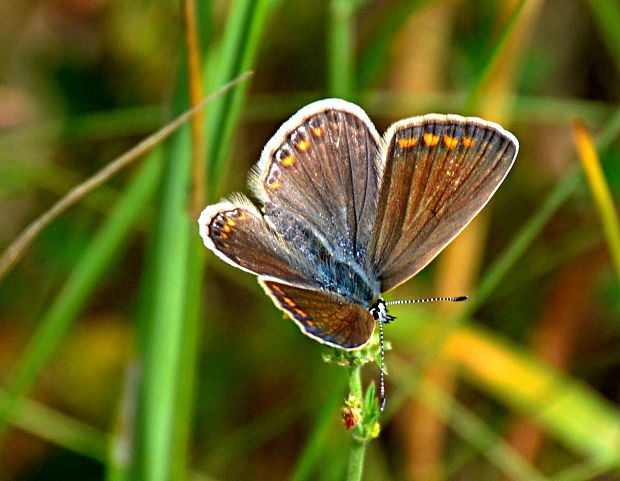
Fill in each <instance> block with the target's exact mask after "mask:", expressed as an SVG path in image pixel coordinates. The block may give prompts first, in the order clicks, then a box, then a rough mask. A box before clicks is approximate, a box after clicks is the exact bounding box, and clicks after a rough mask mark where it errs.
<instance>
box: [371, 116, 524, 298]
mask: <svg viewBox="0 0 620 481" xmlns="http://www.w3.org/2000/svg"><path fill="white" fill-rule="evenodd" d="M386 142H387V146H386V150H385V152H384V156H385V168H384V172H383V178H382V179H383V180H382V185H381V193H380V198H379V205H378V208H377V217H376V221H375V225H374V227H373V235H372V240H371V244H370V253H369V257H368V259H367V264H366V267H367V269H369V270H370V271H371V272H374V273H375V275H376V277H377V279H378V280H379V282H380V283H381V292H385V291H388V290H390V289H392V288H394V287H396V286H397V285H399V284H401V283H402V282H404V281H406V280H407V279H409V278H410V277H411V276H413V275H414V274H416V273H417V272H418V271H420V270H421V269H422V268H423V267H425V266H426V265H427V264H428V263H429V262H430V261H431V260H432V259H433V258H434V257H435V256H436V255H437V254H439V252H440V251H441V250H442V249H443V248H444V247H446V245H448V244H449V243H450V241H451V240H452V239H453V238H454V237H456V235H457V234H458V233H459V232H461V230H463V229H464V228H465V226H466V225H467V224H468V223H469V222H470V221H471V220H472V219H473V218H474V217H475V215H476V214H477V213H478V212H479V211H480V210H481V209H482V208H483V207H484V205H485V204H486V203H487V202H488V200H489V199H490V198H491V196H492V195H493V193H494V192H495V190H496V189H497V188H498V187H499V185H500V184H501V183H502V181H503V180H504V177H505V176H506V174H507V173H508V171H509V170H510V168H511V167H512V164H513V162H514V159H515V157H516V155H517V151H518V147H519V144H518V142H517V139H516V138H515V137H514V136H513V135H512V134H511V133H509V132H507V131H505V130H504V129H503V128H502V127H500V126H499V125H497V124H494V123H491V122H486V121H484V120H481V119H477V118H473V117H469V118H465V117H460V116H457V115H436V114H430V115H425V116H422V117H414V118H411V119H405V120H402V121H400V122H397V123H395V124H394V125H392V126H391V127H390V129H389V130H388V132H387V133H386Z"/></svg>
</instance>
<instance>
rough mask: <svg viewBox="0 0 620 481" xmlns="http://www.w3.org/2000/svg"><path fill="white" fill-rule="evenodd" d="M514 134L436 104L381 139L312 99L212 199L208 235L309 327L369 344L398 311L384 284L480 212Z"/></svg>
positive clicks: (355, 109) (351, 108)
mask: <svg viewBox="0 0 620 481" xmlns="http://www.w3.org/2000/svg"><path fill="white" fill-rule="evenodd" d="M518 149H519V143H518V141H517V139H516V138H515V137H514V135H512V134H511V133H510V132H508V131H506V130H504V129H503V128H502V127H501V126H499V125H497V124H495V123H492V122H488V121H485V120H482V119H479V118H475V117H461V116H458V115H438V114H428V115H424V116H420V117H412V118H408V119H404V120H400V121H398V122H396V123H394V124H393V125H392V126H391V127H389V129H388V130H387V132H386V133H385V135H384V136H383V137H381V136H380V135H379V133H378V132H377V130H376V128H375V126H374V125H373V123H372V122H371V121H370V119H369V118H368V116H367V115H366V113H365V112H364V111H363V110H362V109H361V108H360V107H359V106H357V105H355V104H352V103H349V102H346V101H344V100H340V99H326V100H320V101H317V102H314V103H311V104H309V105H307V106H305V107H304V108H302V109H301V110H299V111H298V112H297V113H296V114H294V115H293V116H292V117H291V118H290V119H289V120H288V121H286V122H285V123H284V124H283V125H282V126H281V127H280V128H279V130H278V131H277V132H276V133H275V135H274V136H273V137H272V138H271V139H270V140H269V141H268V142H267V144H266V145H265V147H264V149H263V151H262V154H261V157H260V160H259V161H258V163H257V164H256V165H255V166H254V168H253V169H252V170H251V172H250V175H249V187H250V188H251V190H252V192H253V194H254V195H255V197H256V198H257V200H258V205H259V206H260V207H258V206H257V205H256V204H254V203H253V202H252V201H250V199H249V198H248V197H246V196H243V195H239V194H237V195H234V196H232V197H231V198H230V199H229V200H223V201H221V202H219V203H217V204H214V205H210V206H208V207H206V208H205V209H204V211H203V212H202V214H201V215H200V218H199V220H198V223H199V229H200V234H201V236H202V238H203V240H204V244H205V245H206V247H208V248H209V249H210V250H211V251H213V252H214V253H215V254H216V255H217V256H218V257H219V258H221V259H222V260H224V261H225V262H227V263H229V264H231V265H233V266H235V267H238V268H240V269H243V270H245V271H248V272H250V273H252V274H255V275H257V276H258V282H259V283H260V284H261V286H262V287H263V289H264V290H265V292H266V293H267V295H269V297H270V298H271V299H272V300H273V302H274V304H275V305H276V306H277V307H278V308H279V309H281V310H282V311H284V312H285V313H286V314H287V315H288V316H289V317H290V318H291V319H292V320H293V321H295V323H296V324H297V326H298V327H299V329H300V330H301V332H302V333H304V334H305V335H307V336H309V337H311V338H313V339H315V340H317V341H319V342H321V343H323V344H327V345H330V346H333V347H336V348H340V349H345V350H353V349H358V348H361V347H362V346H364V345H365V344H366V343H367V342H368V341H369V339H370V338H371V336H372V334H373V331H374V328H375V325H376V324H377V323H379V324H380V326H382V324H383V323H384V322H389V321H390V320H392V319H393V317H392V316H390V315H389V314H388V313H387V304H386V302H385V301H384V300H383V298H382V297H381V294H382V293H384V292H386V291H390V290H392V289H394V288H395V287H396V286H398V285H400V284H402V283H403V282H405V281H406V280H408V279H409V278H411V277H412V276H414V275H415V274H417V273H418V272H419V271H420V270H421V269H423V268H424V267H425V266H426V265H427V264H428V263H429V262H431V260H433V258H435V256H437V254H439V252H441V250H442V249H444V248H445V247H446V246H447V245H448V244H449V243H450V241H452V239H454V238H455V237H456V236H457V235H458V234H459V232H461V231H462V230H463V229H464V228H465V226H466V225H467V224H468V223H469V222H470V221H471V220H472V219H473V218H474V217H475V216H476V214H478V212H480V210H481V209H482V208H483V207H484V205H485V204H486V203H487V202H488V201H489V199H490V198H491V196H492V195H493V193H494V192H495V191H496V190H497V188H498V187H499V185H500V184H501V183H502V181H503V180H504V178H505V177H506V175H507V173H508V171H509V170H510V168H511V167H512V165H513V163H514V160H515V157H516V155H517V152H518Z"/></svg>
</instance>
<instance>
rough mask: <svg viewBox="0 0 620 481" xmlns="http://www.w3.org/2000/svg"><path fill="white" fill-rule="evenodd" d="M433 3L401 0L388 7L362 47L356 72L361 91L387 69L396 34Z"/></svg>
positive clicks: (368, 86) (365, 89)
mask: <svg viewBox="0 0 620 481" xmlns="http://www.w3.org/2000/svg"><path fill="white" fill-rule="evenodd" d="M431 3H433V0H401V1H398V2H392V4H391V5H389V6H388V8H386V10H385V12H384V13H383V15H381V19H380V21H379V22H378V26H377V27H375V29H374V31H373V32H372V33H371V34H369V35H367V36H366V41H365V42H364V45H363V46H362V48H361V53H360V55H359V62H358V68H357V72H356V75H357V76H356V79H357V82H356V83H357V87H358V89H359V92H365V91H367V90H368V89H370V88H371V87H372V86H373V85H374V84H375V83H376V82H377V80H378V79H379V77H380V75H381V74H382V73H384V72H386V71H387V68H386V66H387V64H388V63H389V61H390V46H391V43H392V41H393V39H394V34H395V33H396V32H398V30H399V29H400V28H401V27H402V26H403V25H404V24H405V22H407V21H408V20H409V18H411V16H412V15H413V14H414V13H415V12H416V11H418V10H420V9H422V8H424V7H425V6H427V5H429V4H431Z"/></svg>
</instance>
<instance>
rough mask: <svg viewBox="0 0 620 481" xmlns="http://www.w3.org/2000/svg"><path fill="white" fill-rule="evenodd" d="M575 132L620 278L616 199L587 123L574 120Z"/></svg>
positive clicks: (580, 156) (619, 241)
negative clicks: (586, 125) (610, 188)
mask: <svg viewBox="0 0 620 481" xmlns="http://www.w3.org/2000/svg"><path fill="white" fill-rule="evenodd" d="M573 133H574V135H575V139H576V142H577V149H578V151H579V158H580V159H581V164H582V166H583V170H584V171H585V173H586V178H587V179H588V184H589V185H590V190H591V191H592V196H593V197H594V202H595V204H596V207H597V208H598V211H599V215H600V216H601V222H602V224H603V230H604V232H605V237H606V238H607V244H608V245H609V250H610V251H611V257H612V259H613V261H614V265H615V267H616V276H617V277H618V278H619V279H620V226H619V225H618V213H617V212H616V208H615V206H614V200H613V197H612V195H611V192H610V191H609V185H607V181H606V180H605V174H604V173H603V168H602V167H601V161H600V159H599V157H598V153H597V152H596V147H595V146H594V142H592V137H591V136H590V134H589V132H588V131H587V129H586V127H585V125H583V124H582V123H581V122H574V123H573Z"/></svg>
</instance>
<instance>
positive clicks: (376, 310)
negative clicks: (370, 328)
mask: <svg viewBox="0 0 620 481" xmlns="http://www.w3.org/2000/svg"><path fill="white" fill-rule="evenodd" d="M368 311H369V312H370V315H371V316H372V317H373V318H374V320H375V321H377V322H378V323H379V324H387V323H389V322H392V321H393V320H394V319H396V317H394V316H390V315H389V314H388V313H387V303H386V302H385V301H384V300H383V299H382V298H381V297H379V298H378V299H377V300H376V301H375V302H374V303H373V305H372V306H370V308H369V309H368Z"/></svg>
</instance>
